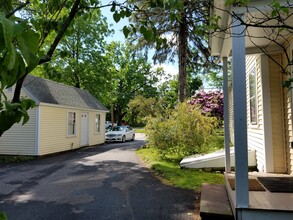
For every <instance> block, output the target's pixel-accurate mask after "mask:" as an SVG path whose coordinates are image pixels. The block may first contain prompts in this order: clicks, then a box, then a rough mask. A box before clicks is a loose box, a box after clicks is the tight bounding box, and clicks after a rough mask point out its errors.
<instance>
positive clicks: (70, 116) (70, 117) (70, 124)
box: [67, 112, 76, 135]
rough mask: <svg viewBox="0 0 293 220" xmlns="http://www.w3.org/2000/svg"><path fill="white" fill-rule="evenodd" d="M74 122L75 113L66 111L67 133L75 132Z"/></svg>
mask: <svg viewBox="0 0 293 220" xmlns="http://www.w3.org/2000/svg"><path fill="white" fill-rule="evenodd" d="M75 123H76V114H75V112H68V125H67V127H68V131H67V134H68V135H74V134H75Z"/></svg>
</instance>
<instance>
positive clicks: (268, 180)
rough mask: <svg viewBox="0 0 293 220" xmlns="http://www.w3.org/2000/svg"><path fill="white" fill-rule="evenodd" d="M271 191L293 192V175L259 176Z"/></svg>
mask: <svg viewBox="0 0 293 220" xmlns="http://www.w3.org/2000/svg"><path fill="white" fill-rule="evenodd" d="M257 179H258V180H259V181H260V182H261V183H262V184H263V185H264V186H265V187H266V188H267V189H268V190H269V191H270V192H286V193H293V177H257Z"/></svg>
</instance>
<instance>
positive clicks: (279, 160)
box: [269, 54, 287, 173]
mask: <svg viewBox="0 0 293 220" xmlns="http://www.w3.org/2000/svg"><path fill="white" fill-rule="evenodd" d="M271 56H272V59H274V60H277V61H278V63H281V56H280V55H279V54H276V55H271ZM269 72H270V99H271V115H272V143H273V158H274V159H273V162H274V163H273V165H274V172H276V173H285V172H286V171H287V169H286V150H285V125H284V108H283V106H284V105H283V104H284V103H283V87H282V77H283V76H282V72H281V69H280V67H279V66H278V65H277V64H276V63H275V62H269Z"/></svg>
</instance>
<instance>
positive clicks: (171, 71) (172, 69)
mask: <svg viewBox="0 0 293 220" xmlns="http://www.w3.org/2000/svg"><path fill="white" fill-rule="evenodd" d="M158 67H162V68H163V69H164V72H165V74H164V75H163V76H161V79H160V80H159V84H162V83H163V82H165V81H168V80H170V79H171V78H173V77H176V75H178V67H177V66H175V65H173V64H165V63H163V64H157V65H154V66H153V67H152V68H153V69H154V70H155V69H157V68H158Z"/></svg>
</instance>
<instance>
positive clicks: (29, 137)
mask: <svg viewBox="0 0 293 220" xmlns="http://www.w3.org/2000/svg"><path fill="white" fill-rule="evenodd" d="M12 89H13V90H14V87H13V88H12ZM6 95H7V98H8V99H10V100H11V99H12V96H13V92H9V93H6ZM21 96H22V97H27V95H26V93H25V92H24V91H23V90H22V91H21ZM37 108H38V107H35V108H33V109H30V110H29V111H28V114H29V116H30V119H29V121H28V122H27V123H26V124H25V125H22V123H19V124H14V125H13V126H12V127H11V128H10V129H9V130H8V131H6V132H5V133H4V134H3V135H2V137H1V138H0V154H6V155H36V150H35V149H36V112H37Z"/></svg>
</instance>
